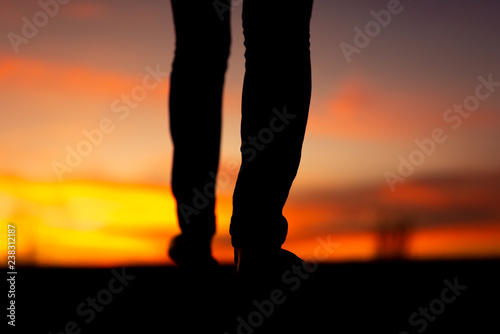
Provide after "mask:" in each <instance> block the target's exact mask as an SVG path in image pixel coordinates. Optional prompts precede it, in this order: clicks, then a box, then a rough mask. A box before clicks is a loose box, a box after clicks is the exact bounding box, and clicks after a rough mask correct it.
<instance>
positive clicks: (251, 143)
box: [230, 0, 313, 248]
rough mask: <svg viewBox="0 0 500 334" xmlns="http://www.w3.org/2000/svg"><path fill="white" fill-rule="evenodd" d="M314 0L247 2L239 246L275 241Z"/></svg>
mask: <svg viewBox="0 0 500 334" xmlns="http://www.w3.org/2000/svg"><path fill="white" fill-rule="evenodd" d="M312 2H313V1H312V0H269V1H266V2H265V3H264V2H262V1H251V0H249V1H245V2H244V3H243V29H244V35H245V46H246V52H245V59H246V63H245V67H246V73H245V79H244V85H243V97H242V107H241V109H242V110H241V112H242V124H241V138H242V146H241V152H242V165H241V169H240V172H239V175H238V179H237V182H236V188H235V190H234V195H233V216H232V219H231V227H230V233H231V237H232V244H233V246H234V247H237V248H265V247H267V246H269V247H270V248H276V247H278V248H279V247H280V246H281V244H282V243H283V242H284V241H285V238H286V234H287V229H288V224H287V220H286V219H285V217H284V216H283V214H282V209H283V206H284V204H285V202H286V199H287V197H288V193H289V190H290V187H291V185H292V182H293V180H294V178H295V175H296V173H297V169H298V167H299V162H300V157H301V150H302V142H303V139H304V133H305V128H306V123H307V117H308V112H309V103H310V97H311V61H310V52H309V22H310V18H311V10H312Z"/></svg>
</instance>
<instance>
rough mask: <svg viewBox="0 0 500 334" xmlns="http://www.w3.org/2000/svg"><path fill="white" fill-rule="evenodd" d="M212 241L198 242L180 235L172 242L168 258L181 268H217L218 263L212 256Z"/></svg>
mask: <svg viewBox="0 0 500 334" xmlns="http://www.w3.org/2000/svg"><path fill="white" fill-rule="evenodd" d="M210 241H211V240H208V241H206V240H197V239H193V238H189V237H186V236H185V235H184V234H179V235H177V236H175V237H174V238H173V239H172V240H171V241H170V245H169V248H168V256H169V257H170V258H171V259H172V260H173V261H174V262H175V263H176V264H177V265H178V266H179V267H184V268H189V267H193V268H195V267H203V268H211V267H217V266H218V263H217V261H216V260H215V259H214V258H213V256H212V251H211V248H210Z"/></svg>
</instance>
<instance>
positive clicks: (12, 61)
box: [0, 56, 168, 98]
mask: <svg viewBox="0 0 500 334" xmlns="http://www.w3.org/2000/svg"><path fill="white" fill-rule="evenodd" d="M2 58H3V59H2V62H1V63H0V87H4V89H8V90H13V89H19V90H22V91H23V92H27V93H30V92H38V91H40V90H49V91H50V93H51V94H54V95H56V96H67V95H74V94H83V95H90V96H93V97H95V96H106V97H114V98H118V97H120V95H121V94H128V93H130V90H131V89H132V88H133V87H135V86H137V85H142V79H143V77H144V76H145V75H147V74H148V73H147V70H146V69H144V73H143V76H142V77H141V76H138V75H131V74H128V73H119V72H113V71H99V70H97V69H95V68H91V67H88V66H82V65H70V64H59V63H55V62H47V61H43V60H39V59H33V58H18V57H8V56H7V57H2ZM161 70H162V71H167V69H161ZM167 90H168V80H164V81H163V82H162V83H161V84H160V85H159V86H158V87H157V88H155V89H154V90H152V91H150V92H148V94H153V95H156V96H161V97H164V96H165V94H166V92H167Z"/></svg>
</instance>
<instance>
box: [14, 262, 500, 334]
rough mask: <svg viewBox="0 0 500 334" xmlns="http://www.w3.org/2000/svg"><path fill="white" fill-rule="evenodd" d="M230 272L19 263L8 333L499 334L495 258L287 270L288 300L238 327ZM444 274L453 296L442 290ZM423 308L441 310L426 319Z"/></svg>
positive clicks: (499, 270)
mask: <svg viewBox="0 0 500 334" xmlns="http://www.w3.org/2000/svg"><path fill="white" fill-rule="evenodd" d="M233 270H234V269H233V268H232V267H229V266H226V267H222V268H221V269H220V272H219V273H218V274H217V276H216V278H214V279H210V278H207V277H205V275H204V274H202V273H196V274H193V273H192V274H188V273H185V272H182V271H180V270H179V269H178V268H175V267H126V268H116V269H115V271H114V272H113V271H112V269H57V268H45V269H37V268H19V269H18V274H17V280H16V306H17V307H16V327H15V330H13V328H12V327H11V326H8V327H9V328H8V329H9V331H8V332H9V333H10V332H13V333H44V334H46V333H53V334H56V333H57V334H59V333H75V334H76V333H224V332H227V333H229V334H233V333H245V334H249V333H258V332H259V330H261V329H263V328H266V325H267V324H268V323H272V322H273V321H274V322H275V323H276V324H275V325H276V326H277V328H279V329H276V328H275V329H274V330H273V331H271V332H272V333H295V332H296V333H384V334H386V333H394V334H400V333H401V334H404V333H405V331H407V332H408V333H412V334H413V333H420V332H422V333H500V306H499V305H500V260H496V261H493V260H488V261H434V262H427V261H426V262H371V263H347V264H329V265H327V264H322V265H320V266H319V267H318V268H317V270H316V271H315V272H314V282H313V283H312V284H310V280H309V279H305V278H304V279H302V278H300V277H299V275H298V274H297V275H295V274H291V275H289V276H288V280H287V284H286V285H284V286H283V287H282V288H281V292H282V295H279V296H281V297H276V296H275V297H276V298H277V299H275V300H279V301H283V300H284V298H286V300H284V301H283V303H282V304H279V305H278V304H273V303H272V302H267V303H266V302H264V304H263V305H264V306H265V307H264V311H263V312H260V313H258V314H257V313H256V312H259V311H258V309H257V308H256V306H252V308H250V309H249V311H248V312H246V313H244V315H243V319H246V324H245V325H244V326H243V325H241V326H240V328H239V331H238V328H236V325H235V324H237V322H231V321H234V319H236V318H237V315H238V314H237V313H238V311H236V308H235V307H234V306H233V303H232V302H231V300H232V299H231V298H232V297H231V295H233V294H234V288H233ZM132 276H133V277H134V278H132ZM116 277H121V281H120V280H119V279H116ZM113 278H115V279H113ZM445 280H448V285H457V286H458V287H456V288H455V293H454V292H453V291H452V290H447V291H444V294H442V293H443V290H444V289H445V288H446V287H447V286H448V285H447V283H445V282H444V281H445ZM110 283H111V285H110ZM125 284H126V286H124V285H125ZM464 286H466V288H465V287H464ZM122 287H123V288H122ZM292 288H297V290H295V291H292V290H291V289H292ZM448 289H449V288H448ZM111 290H114V292H112V291H111ZM87 298H89V299H87ZM92 298H96V299H95V304H94V309H93V308H92V306H91V303H92ZM270 299H271V298H270V297H269V298H268V300H270ZM444 299H446V300H447V301H448V302H443V301H442V300H444ZM4 300H5V299H4ZM262 300H263V299H262V298H258V302H262ZM440 300H441V301H440ZM269 304H271V307H273V308H274V310H272V312H271V311H270V308H269V307H270V306H269ZM443 305H444V309H442V308H441V307H442V306H443ZM266 307H267V308H266ZM420 307H425V308H429V307H431V310H434V312H435V313H436V314H437V315H435V316H434V315H433V314H432V313H431V312H432V311H429V313H428V314H427V317H428V319H427V320H426V318H425V315H424V314H423V313H422V315H420V314H418V313H419V312H420V311H419V308H420ZM4 310H5V308H4ZM4 312H6V311H4ZM251 312H253V318H251V319H250V320H249V319H248V315H249V314H250V313H251ZM264 312H270V313H268V314H270V315H269V316H263V315H262V313H264ZM414 312H417V315H415V316H414V318H413V323H412V324H410V323H409V317H410V316H411V315H412V314H413V313H414ZM424 312H425V311H424ZM263 319H265V321H264V324H263V325H260V323H259V321H262V320H263ZM7 320H8V319H7ZM4 321H5V316H4ZM249 321H253V323H254V324H256V326H255V327H257V328H254V326H251V325H248V323H249ZM223 324H226V325H225V326H226V327H224V328H225V330H223V329H222V328H223V327H222V326H223ZM227 324H233V325H235V326H233V327H231V328H227V326H229V325H227ZM301 325H303V327H301ZM425 326H426V327H425ZM418 330H420V332H419V331H418Z"/></svg>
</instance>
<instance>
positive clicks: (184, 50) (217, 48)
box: [169, 0, 230, 260]
mask: <svg viewBox="0 0 500 334" xmlns="http://www.w3.org/2000/svg"><path fill="white" fill-rule="evenodd" d="M213 2H214V1H213V0H189V1H186V0H171V5H172V11H173V18H174V24H175V35H176V43H175V58H174V61H173V64H172V73H171V78H170V101H169V108H170V131H171V135H172V141H173V145H174V156H173V167H172V192H173V194H174V197H175V199H176V202H177V215H178V220H179V225H180V228H181V231H182V235H183V237H184V238H187V239H189V240H190V244H189V245H188V246H189V247H191V246H192V245H197V247H201V248H203V250H202V251H203V252H206V251H207V250H208V251H209V247H210V241H211V238H212V236H213V234H214V233H215V214H214V207H215V176H216V173H217V168H218V163H219V148H220V131H221V101H222V88H223V83H224V75H225V71H226V67H227V59H228V56H229V46H230V17H229V11H225V12H224V13H223V16H222V17H221V16H220V15H221V13H220V12H218V11H217V8H215V7H214V5H213ZM221 18H222V19H221ZM177 246H178V245H177ZM196 251H198V250H196ZM181 253H182V251H181ZM170 255H171V257H172V258H174V257H177V258H178V257H179V254H177V255H176V254H175V251H174V254H172V252H171V253H170ZM180 256H184V254H180ZM174 260H176V259H175V258H174Z"/></svg>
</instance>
